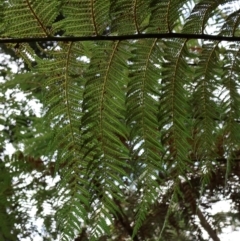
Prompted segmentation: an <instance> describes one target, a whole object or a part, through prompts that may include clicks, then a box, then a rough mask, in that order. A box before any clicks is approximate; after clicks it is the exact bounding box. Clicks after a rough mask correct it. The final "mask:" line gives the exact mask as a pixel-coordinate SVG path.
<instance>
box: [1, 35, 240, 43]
mask: <svg viewBox="0 0 240 241" xmlns="http://www.w3.org/2000/svg"><path fill="white" fill-rule="evenodd" d="M152 38H158V39H172V38H183V39H206V40H216V41H229V42H233V41H240V37H235V36H232V37H229V36H220V35H209V34H191V33H147V34H130V35H117V36H107V35H97V36H82V37H74V36H69V37H29V38H0V43H30V42H48V41H50V42H53V41H57V42H58V41H60V42H68V41H70V42H82V41H114V40H134V39H152Z"/></svg>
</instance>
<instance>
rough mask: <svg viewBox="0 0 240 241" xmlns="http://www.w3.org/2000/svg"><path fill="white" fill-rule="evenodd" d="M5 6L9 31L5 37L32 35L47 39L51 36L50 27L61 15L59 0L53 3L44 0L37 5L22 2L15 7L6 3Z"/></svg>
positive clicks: (5, 23) (5, 18)
mask: <svg viewBox="0 0 240 241" xmlns="http://www.w3.org/2000/svg"><path fill="white" fill-rule="evenodd" d="M49 4H50V5H51V6H49ZM5 5H6V11H5V16H4V25H5V26H6V25H7V29H8V30H7V32H6V33H5V34H6V35H5V36H11V37H20V36H21V37H30V33H31V35H32V36H39V37H46V36H48V35H50V31H49V30H48V26H51V24H52V23H53V21H54V20H55V19H56V17H57V15H58V14H59V11H58V7H59V1H57V0H53V1H51V3H49V2H48V1H44V0H39V1H37V2H35V3H32V2H30V1H29V0H27V1H22V0H21V1H17V2H15V4H13V5H11V4H10V3H9V2H8V3H7V2H6V3H5Z"/></svg>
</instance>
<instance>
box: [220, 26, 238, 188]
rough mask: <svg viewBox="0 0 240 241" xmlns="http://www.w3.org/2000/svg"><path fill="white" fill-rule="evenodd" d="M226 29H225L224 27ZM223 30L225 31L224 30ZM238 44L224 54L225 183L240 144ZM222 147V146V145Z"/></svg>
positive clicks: (230, 47) (223, 144)
mask: <svg viewBox="0 0 240 241" xmlns="http://www.w3.org/2000/svg"><path fill="white" fill-rule="evenodd" d="M224 30H225V29H224ZM224 30H223V31H224ZM235 47H236V46H235V45H233V46H231V45H230V46H229V53H228V54H226V55H225V56H224V63H225V64H224V66H223V73H222V85H223V87H224V88H223V91H222V95H223V96H224V97H223V99H222V101H221V105H222V109H223V115H224V117H223V119H224V121H223V133H222V135H223V141H224V143H220V145H221V144H222V148H224V153H222V155H224V156H225V155H226V156H227V163H226V173H225V185H226V183H227V180H228V176H229V174H230V171H231V168H232V166H233V160H234V158H236V156H235V151H236V148H237V146H238V145H239V144H238V143H239V141H240V140H239V139H240V136H239V131H240V130H239V124H238V123H237V122H236V120H238V119H239V117H240V111H239V104H240V102H239V97H240V96H239V93H238V88H239V77H238V71H239V55H240V51H239V50H238V49H236V48H235ZM220 148H221V147H220Z"/></svg>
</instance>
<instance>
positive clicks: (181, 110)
mask: <svg viewBox="0 0 240 241" xmlns="http://www.w3.org/2000/svg"><path fill="white" fill-rule="evenodd" d="M166 44H167V46H168V51H166V53H165V55H164V59H165V61H163V63H162V66H163V72H162V88H161V91H162V95H161V96H160V104H161V105H160V108H161V109H160V110H162V111H163V115H162V116H161V119H162V121H163V122H162V123H161V128H163V130H164V132H163V133H164V134H163V138H164V139H163V140H164V142H165V143H164V145H165V146H166V147H167V148H168V153H169V158H170V159H171V158H174V159H177V160H178V162H177V169H178V170H179V172H180V173H179V174H181V175H183V176H184V175H185V171H186V170H185V169H186V168H188V166H189V165H186V162H188V150H189V143H188V141H187V139H188V138H189V137H190V133H189V130H188V126H189V120H188V117H187V116H186V113H187V110H188V109H189V104H188V97H187V94H186V89H185V88H184V87H185V86H188V85H189V84H190V80H189V76H188V75H187V71H188V72H190V71H191V70H190V69H189V67H188V66H187V63H186V60H185V56H186V54H187V40H175V39H174V40H172V41H170V42H168V41H166ZM172 53H176V54H175V55H174V56H172ZM170 55H171V56H170ZM170 58H171V62H170ZM183 69H185V71H183ZM167 126H168V127H167ZM167 143H168V144H167Z"/></svg>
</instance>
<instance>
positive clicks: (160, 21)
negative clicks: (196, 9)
mask: <svg viewBox="0 0 240 241" xmlns="http://www.w3.org/2000/svg"><path fill="white" fill-rule="evenodd" d="M187 2H188V1H187V0H180V1H156V0H153V1H151V3H150V9H151V16H150V20H149V27H148V29H147V31H148V32H150V33H156V32H158V33H166V32H168V33H171V32H173V30H174V29H175V28H176V24H177V22H178V21H179V17H180V16H181V15H183V12H182V11H181V9H182V7H183V6H184V4H186V3H187Z"/></svg>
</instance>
